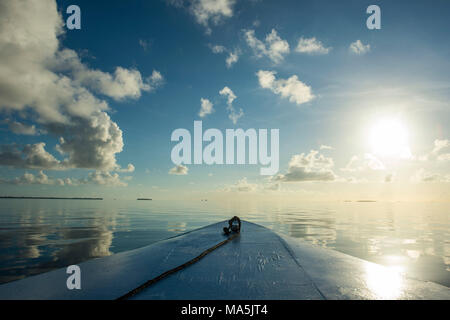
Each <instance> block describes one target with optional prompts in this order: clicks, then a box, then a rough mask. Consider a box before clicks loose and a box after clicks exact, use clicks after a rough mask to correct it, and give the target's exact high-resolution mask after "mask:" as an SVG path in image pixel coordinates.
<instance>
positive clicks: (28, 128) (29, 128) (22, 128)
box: [4, 120, 39, 136]
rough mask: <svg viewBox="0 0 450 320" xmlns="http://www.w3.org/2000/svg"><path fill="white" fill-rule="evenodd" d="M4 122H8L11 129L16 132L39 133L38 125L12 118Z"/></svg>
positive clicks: (24, 133) (33, 134)
mask: <svg viewBox="0 0 450 320" xmlns="http://www.w3.org/2000/svg"><path fill="white" fill-rule="evenodd" d="M4 122H5V123H7V124H8V128H9V130H10V131H11V132H12V133H14V134H18V135H29V136H36V135H39V131H38V130H37V129H36V126H35V125H34V124H33V125H28V124H24V123H21V122H17V121H10V120H5V121H4Z"/></svg>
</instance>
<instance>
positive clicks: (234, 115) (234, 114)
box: [219, 86, 244, 124]
mask: <svg viewBox="0 0 450 320" xmlns="http://www.w3.org/2000/svg"><path fill="white" fill-rule="evenodd" d="M219 94H220V95H222V96H225V97H227V110H228V118H229V119H230V120H231V121H232V122H233V124H236V123H237V121H238V120H239V118H241V117H242V116H243V115H244V111H243V110H242V108H239V111H236V109H235V108H234V107H233V101H234V100H235V99H236V98H237V97H236V95H235V94H234V93H233V91H232V90H231V89H230V88H228V87H226V86H225V87H224V88H223V89H222V90H220V91H219Z"/></svg>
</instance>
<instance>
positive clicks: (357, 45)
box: [349, 40, 370, 55]
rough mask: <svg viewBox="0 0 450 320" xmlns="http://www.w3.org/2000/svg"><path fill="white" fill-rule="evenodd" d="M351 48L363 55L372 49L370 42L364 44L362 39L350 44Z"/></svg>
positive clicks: (352, 50) (351, 50)
mask: <svg viewBox="0 0 450 320" xmlns="http://www.w3.org/2000/svg"><path fill="white" fill-rule="evenodd" d="M349 50H350V52H352V53H354V54H358V55H363V54H366V53H367V52H369V51H370V44H363V43H362V42H361V40H356V41H355V42H353V43H351V44H350V47H349Z"/></svg>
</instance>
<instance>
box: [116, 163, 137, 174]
mask: <svg viewBox="0 0 450 320" xmlns="http://www.w3.org/2000/svg"><path fill="white" fill-rule="evenodd" d="M135 169H136V168H135V167H134V165H133V164H131V163H129V164H128V166H127V167H126V168H120V169H117V170H116V171H118V172H128V173H131V172H134V170H135Z"/></svg>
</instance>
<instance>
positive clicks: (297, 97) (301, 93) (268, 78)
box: [256, 70, 314, 105]
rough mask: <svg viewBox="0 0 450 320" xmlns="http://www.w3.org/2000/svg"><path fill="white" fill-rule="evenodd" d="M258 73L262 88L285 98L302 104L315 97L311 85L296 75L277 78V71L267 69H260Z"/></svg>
mask: <svg viewBox="0 0 450 320" xmlns="http://www.w3.org/2000/svg"><path fill="white" fill-rule="evenodd" d="M256 75H257V76H258V81H259V85H260V86H261V88H264V89H269V90H271V91H272V92H273V93H275V94H279V95H281V96H282V97H283V98H288V99H289V101H290V102H295V103H296V104H298V105H300V104H302V103H306V102H309V101H311V100H312V99H314V95H313V93H312V90H311V87H310V86H308V85H306V84H304V83H303V82H301V81H300V80H298V77H297V76H296V75H293V76H291V77H290V78H288V79H276V77H275V75H276V72H275V71H265V70H259V71H258V72H257V73H256Z"/></svg>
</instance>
